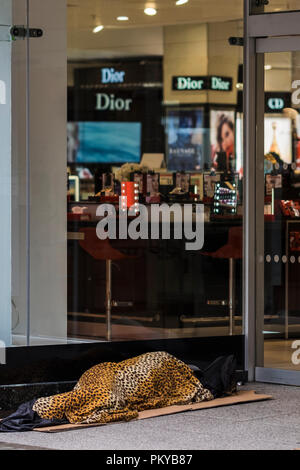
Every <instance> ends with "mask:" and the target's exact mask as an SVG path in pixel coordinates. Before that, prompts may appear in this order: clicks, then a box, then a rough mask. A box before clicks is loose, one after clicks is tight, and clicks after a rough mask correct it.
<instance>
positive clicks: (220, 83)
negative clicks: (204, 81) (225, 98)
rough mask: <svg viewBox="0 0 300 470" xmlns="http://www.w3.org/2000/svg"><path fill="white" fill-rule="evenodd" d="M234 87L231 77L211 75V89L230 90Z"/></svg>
mask: <svg viewBox="0 0 300 470" xmlns="http://www.w3.org/2000/svg"><path fill="white" fill-rule="evenodd" d="M231 87H232V82H231V79H224V78H222V77H211V89H212V90H220V91H230V90H231Z"/></svg>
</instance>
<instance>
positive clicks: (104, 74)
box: [101, 68, 125, 83]
mask: <svg viewBox="0 0 300 470" xmlns="http://www.w3.org/2000/svg"><path fill="white" fill-rule="evenodd" d="M101 79H102V83H124V79H125V72H123V71H121V72H118V71H116V70H115V69H114V68H103V69H101Z"/></svg>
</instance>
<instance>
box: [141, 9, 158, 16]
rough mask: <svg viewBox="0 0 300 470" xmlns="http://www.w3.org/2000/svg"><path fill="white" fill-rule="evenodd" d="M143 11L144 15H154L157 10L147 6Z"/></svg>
mask: <svg viewBox="0 0 300 470" xmlns="http://www.w3.org/2000/svg"><path fill="white" fill-rule="evenodd" d="M144 13H145V15H149V16H154V15H156V13H157V10H156V8H150V7H149V8H145V10H144Z"/></svg>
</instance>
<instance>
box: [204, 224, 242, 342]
mask: <svg viewBox="0 0 300 470" xmlns="http://www.w3.org/2000/svg"><path fill="white" fill-rule="evenodd" d="M201 254H202V255H205V256H211V257H212V258H223V259H228V260H229V301H228V304H229V334H230V335H231V336H232V335H233V332H234V323H235V321H234V316H235V302H236V299H235V279H234V276H235V261H236V260H237V259H242V257H243V227H242V226H240V227H231V228H230V229H229V230H228V242H227V244H226V245H224V246H222V247H221V248H219V249H218V250H217V251H215V252H212V253H205V252H204V253H201Z"/></svg>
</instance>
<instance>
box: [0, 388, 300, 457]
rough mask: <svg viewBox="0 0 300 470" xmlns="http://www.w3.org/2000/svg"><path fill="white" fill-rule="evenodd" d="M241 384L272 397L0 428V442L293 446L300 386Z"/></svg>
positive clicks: (299, 442) (297, 439)
mask: <svg viewBox="0 0 300 470" xmlns="http://www.w3.org/2000/svg"><path fill="white" fill-rule="evenodd" d="M241 389H243V390H245V389H248V390H256V391H257V392H261V393H267V394H271V395H272V396H273V398H274V399H273V400H269V401H263V402H254V403H247V404H242V405H234V406H227V407H222V408H212V409H205V410H199V411H193V412H188V413H181V414H175V415H169V416H163V417H159V418H152V419H146V420H141V421H132V422H128V423H115V424H110V425H106V426H99V427H94V428H86V429H81V430H76V431H68V432H64V433H59V434H43V433H38V432H27V433H12V434H5V433H2V434H1V435H0V441H1V445H2V449H4V448H6V447H7V446H8V444H15V445H16V446H17V447H16V449H18V448H20V449H21V448H22V447H23V446H32V447H34V448H48V449H79V450H86V449H88V450H89V449H91V450H92V449H104V450H124V449H127V450H133V449H135V450H142V449H149V450H174V449H179V450H188V449H190V450H191V449H213V450H217V449H233V450H235V449H269V450H277V449H283V450H284V449H286V450H293V449H296V448H299V447H300V387H288V386H284V385H271V384H262V383H255V384H253V383H252V384H247V385H246V386H243V387H241ZM3 446H6V447H3Z"/></svg>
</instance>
